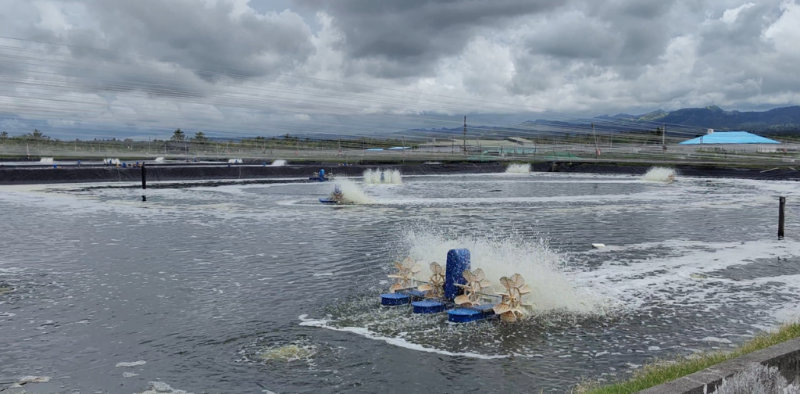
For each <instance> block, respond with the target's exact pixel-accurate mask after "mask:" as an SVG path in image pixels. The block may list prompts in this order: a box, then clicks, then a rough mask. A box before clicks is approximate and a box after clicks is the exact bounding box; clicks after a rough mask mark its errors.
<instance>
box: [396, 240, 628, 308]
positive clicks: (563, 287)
mask: <svg viewBox="0 0 800 394" xmlns="http://www.w3.org/2000/svg"><path fill="white" fill-rule="evenodd" d="M404 242H405V243H406V245H407V246H406V247H407V250H408V256H409V257H411V258H412V259H414V260H417V261H419V262H420V265H421V267H422V271H421V272H420V273H419V274H418V275H417V279H420V280H424V281H427V280H428V277H429V276H430V268H429V265H430V263H431V262H433V261H435V262H438V263H439V264H440V265H442V266H445V265H446V259H447V252H448V251H449V250H450V249H460V248H465V249H468V250H469V251H470V267H471V269H472V270H475V269H478V268H481V269H482V270H483V272H484V273H485V274H486V278H487V279H488V280H489V281H490V282H491V283H492V290H494V291H495V292H498V291H505V289H504V288H503V287H502V286H501V285H500V277H503V276H511V275H513V274H515V273H519V274H520V275H522V277H523V278H525V282H526V283H527V284H528V286H529V287H530V288H531V293H530V294H528V295H526V296H525V299H524V301H525V302H526V303H530V304H533V305H534V310H535V311H542V312H548V311H564V312H567V313H576V314H604V313H605V312H606V311H607V309H608V308H610V307H612V306H613V305H614V304H615V303H614V302H613V300H612V299H608V298H603V297H600V296H598V295H597V294H595V293H593V292H592V291H590V289H588V288H579V287H577V286H575V284H574V283H572V282H570V280H569V279H568V277H567V276H566V275H565V274H564V273H563V272H562V270H561V269H560V267H561V266H562V263H563V262H562V257H561V256H560V255H559V254H558V253H556V252H554V251H552V250H551V249H550V248H549V247H548V245H547V242H546V241H545V240H543V239H536V240H527V239H523V238H521V237H516V236H504V237H500V238H497V239H491V238H486V237H468V236H459V235H455V236H449V235H446V234H443V233H441V232H436V231H429V230H408V231H406V232H405V234H404Z"/></svg>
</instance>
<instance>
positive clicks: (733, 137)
mask: <svg viewBox="0 0 800 394" xmlns="http://www.w3.org/2000/svg"><path fill="white" fill-rule="evenodd" d="M697 144H780V142H778V141H775V140H771V139H769V138H764V137H762V136H760V135H755V134H751V133H748V132H746V131H715V132H713V133H711V134H706V135H703V136H700V137H697V138H692V139H690V140H686V141H683V142H681V145H697Z"/></svg>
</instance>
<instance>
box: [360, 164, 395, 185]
mask: <svg viewBox="0 0 800 394" xmlns="http://www.w3.org/2000/svg"><path fill="white" fill-rule="evenodd" d="M363 178H364V183H366V184H393V185H399V184H401V183H403V176H402V175H401V174H400V170H396V169H395V170H384V169H381V168H376V169H372V168H369V169H366V170H364V176H363Z"/></svg>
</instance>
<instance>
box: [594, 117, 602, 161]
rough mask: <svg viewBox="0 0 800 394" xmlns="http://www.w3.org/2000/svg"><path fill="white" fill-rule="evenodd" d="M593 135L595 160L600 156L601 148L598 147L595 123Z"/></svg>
mask: <svg viewBox="0 0 800 394" xmlns="http://www.w3.org/2000/svg"><path fill="white" fill-rule="evenodd" d="M592 135H593V136H594V158H595V159H596V158H597V157H598V156H599V155H600V148H598V147H597V134H595V132H594V123H592Z"/></svg>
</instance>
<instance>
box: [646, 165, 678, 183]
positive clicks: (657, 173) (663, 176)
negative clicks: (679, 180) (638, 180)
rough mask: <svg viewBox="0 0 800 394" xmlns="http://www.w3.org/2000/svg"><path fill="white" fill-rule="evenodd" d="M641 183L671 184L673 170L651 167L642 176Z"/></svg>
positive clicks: (673, 178) (673, 174)
mask: <svg viewBox="0 0 800 394" xmlns="http://www.w3.org/2000/svg"><path fill="white" fill-rule="evenodd" d="M642 180H643V181H648V182H666V183H669V182H672V181H674V180H675V170H673V169H672V168H666V167H653V168H651V169H649V170H648V171H647V173H646V174H644V175H642Z"/></svg>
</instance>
